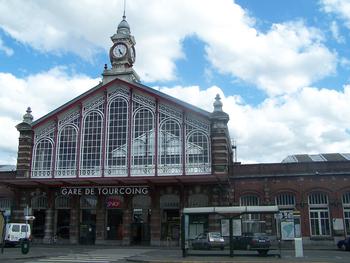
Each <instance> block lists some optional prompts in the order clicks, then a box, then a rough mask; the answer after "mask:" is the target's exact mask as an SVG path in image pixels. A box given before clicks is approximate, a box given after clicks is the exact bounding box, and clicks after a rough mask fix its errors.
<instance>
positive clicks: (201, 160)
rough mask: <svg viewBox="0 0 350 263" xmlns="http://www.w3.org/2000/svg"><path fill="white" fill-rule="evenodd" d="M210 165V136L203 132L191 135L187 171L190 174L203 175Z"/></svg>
mask: <svg viewBox="0 0 350 263" xmlns="http://www.w3.org/2000/svg"><path fill="white" fill-rule="evenodd" d="M208 164H209V141H208V136H207V135H206V134H205V133H204V132H202V131H194V132H192V133H190V134H189V136H188V138H187V143H186V170H187V172H188V173H203V172H204V171H205V169H204V170H203V167H205V166H206V165H208Z"/></svg>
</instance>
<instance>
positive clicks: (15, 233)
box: [5, 223, 32, 246]
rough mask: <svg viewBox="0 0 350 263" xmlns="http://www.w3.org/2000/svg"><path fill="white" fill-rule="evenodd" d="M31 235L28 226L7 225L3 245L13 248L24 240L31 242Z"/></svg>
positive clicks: (18, 224)
mask: <svg viewBox="0 0 350 263" xmlns="http://www.w3.org/2000/svg"><path fill="white" fill-rule="evenodd" d="M31 233H32V232H31V230H30V225H29V224H20V223H8V224H6V232H5V245H10V246H15V245H17V244H19V243H20V242H21V240H22V239H25V238H28V239H29V240H31V238H32V237H31Z"/></svg>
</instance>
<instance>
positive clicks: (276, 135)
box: [0, 0, 350, 164]
mask: <svg viewBox="0 0 350 263" xmlns="http://www.w3.org/2000/svg"><path fill="white" fill-rule="evenodd" d="M122 14H123V0H108V1H107V0H106V1H104V0H101V1H89V0H79V1H71V0H61V1H55V0H27V1H23V0H22V1H19V0H12V1H7V0H0V138H2V140H0V164H16V158H17V148H18V137H19V134H18V132H17V130H16V128H15V126H16V125H17V124H18V123H20V122H21V121H22V116H23V115H24V114H25V111H26V108H27V107H28V106H30V107H31V108H32V114H33V116H34V119H38V118H40V117H42V116H43V115H45V114H47V113H48V112H50V111H52V110H54V109H55V108H57V107H59V106H61V105H62V104H64V103H65V102H67V101H68V100H70V99H72V98H75V97H76V96H78V95H80V94H81V93H83V92H85V91H86V90H88V89H90V88H92V87H94V86H96V85H97V84H98V83H99V81H100V80H101V73H102V71H103V66H104V64H105V63H107V64H109V58H108V51H109V48H110V47H111V46H112V42H111V40H110V36H112V35H113V34H114V33H115V31H116V29H117V26H118V24H119V22H120V21H121V18H122ZM126 16H127V21H128V23H129V25H130V27H131V33H132V35H134V37H135V39H136V46H135V48H136V62H135V65H134V69H135V71H136V72H137V73H138V74H139V75H140V77H141V82H142V83H143V84H145V85H147V86H149V87H152V88H155V89H158V90H160V91H162V92H165V93H167V94H169V95H171V96H174V97H177V98H179V99H181V100H184V101H186V102H189V103H192V104H194V105H196V106H198V107H200V108H203V109H205V110H207V111H209V112H212V111H213V102H214V98H215V95H216V94H219V95H220V96H221V99H222V102H223V105H224V106H223V110H224V111H225V112H227V113H228V114H229V115H230V121H229V123H228V127H229V131H230V135H231V139H233V140H234V141H235V143H236V145H237V160H238V161H240V162H242V163H271V162H272V163H273V162H277V163H278V162H281V161H282V160H283V159H284V158H285V157H287V156H288V155H292V154H304V153H305V154H318V153H334V152H340V153H348V152H350V151H349V149H350V118H349V116H350V107H349V105H350V45H349V42H350V0H308V1H305V0H284V1H280V0H235V1H234V0H215V1H212V0H128V1H127V3H126Z"/></svg>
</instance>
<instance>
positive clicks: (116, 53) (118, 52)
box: [113, 44, 126, 58]
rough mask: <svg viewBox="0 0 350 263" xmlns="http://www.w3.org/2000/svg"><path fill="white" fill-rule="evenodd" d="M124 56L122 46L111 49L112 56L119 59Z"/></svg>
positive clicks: (124, 47)
mask: <svg viewBox="0 0 350 263" xmlns="http://www.w3.org/2000/svg"><path fill="white" fill-rule="evenodd" d="M125 55H126V46H125V45H124V44H117V45H116V46H115V47H114V48H113V56H114V57H116V58H121V57H124V56H125Z"/></svg>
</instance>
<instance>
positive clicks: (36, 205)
mask: <svg viewBox="0 0 350 263" xmlns="http://www.w3.org/2000/svg"><path fill="white" fill-rule="evenodd" d="M31 206H32V209H47V207H48V206H47V197H46V196H43V195H40V196H34V197H33V198H32V200H31Z"/></svg>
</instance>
